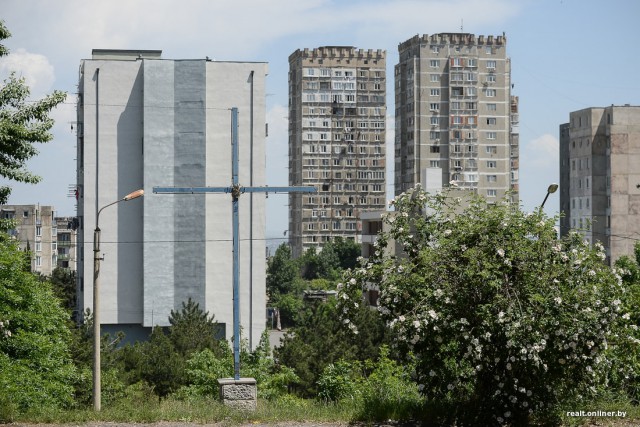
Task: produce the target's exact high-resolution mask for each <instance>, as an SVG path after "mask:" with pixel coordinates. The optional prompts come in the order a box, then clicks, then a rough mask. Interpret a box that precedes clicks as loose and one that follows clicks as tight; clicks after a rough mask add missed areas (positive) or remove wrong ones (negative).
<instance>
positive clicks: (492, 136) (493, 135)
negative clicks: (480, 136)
mask: <svg viewBox="0 0 640 427" xmlns="http://www.w3.org/2000/svg"><path fill="white" fill-rule="evenodd" d="M497 135H498V134H497V133H496V132H487V139H496V136H497Z"/></svg>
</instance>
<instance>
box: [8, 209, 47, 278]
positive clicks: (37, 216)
mask: <svg viewBox="0 0 640 427" xmlns="http://www.w3.org/2000/svg"><path fill="white" fill-rule="evenodd" d="M0 217H2V218H4V219H13V220H15V221H16V227H15V228H14V229H13V230H9V234H10V235H12V236H14V237H15V238H16V239H17V240H18V241H19V242H20V249H22V250H28V251H29V252H31V271H33V272H34V273H40V274H42V275H44V276H50V275H51V273H52V272H53V270H54V269H55V268H56V267H57V265H58V249H57V241H58V239H57V237H58V236H57V234H58V233H57V223H56V221H55V220H54V210H53V207H52V206H40V205H3V206H0Z"/></svg>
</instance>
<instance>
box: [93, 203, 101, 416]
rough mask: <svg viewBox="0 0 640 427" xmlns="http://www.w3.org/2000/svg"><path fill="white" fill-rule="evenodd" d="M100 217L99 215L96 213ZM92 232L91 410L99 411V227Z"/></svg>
mask: <svg viewBox="0 0 640 427" xmlns="http://www.w3.org/2000/svg"><path fill="white" fill-rule="evenodd" d="M98 215H100V213H98ZM97 219H98V217H96V229H95V230H94V232H93V410H94V411H100V407H101V391H100V389H101V387H100V386H101V379H100V314H99V313H100V311H99V309H98V307H100V293H99V288H100V227H98V221H97Z"/></svg>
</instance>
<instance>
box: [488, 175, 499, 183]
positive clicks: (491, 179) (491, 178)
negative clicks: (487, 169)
mask: <svg viewBox="0 0 640 427" xmlns="http://www.w3.org/2000/svg"><path fill="white" fill-rule="evenodd" d="M496 181H498V175H487V182H496Z"/></svg>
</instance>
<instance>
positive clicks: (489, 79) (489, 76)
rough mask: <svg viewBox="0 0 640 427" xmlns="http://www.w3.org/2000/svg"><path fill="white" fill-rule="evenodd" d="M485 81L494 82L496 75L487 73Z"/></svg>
mask: <svg viewBox="0 0 640 427" xmlns="http://www.w3.org/2000/svg"><path fill="white" fill-rule="evenodd" d="M487 82H489V83H495V82H496V75H495V74H489V75H488V76H487Z"/></svg>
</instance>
